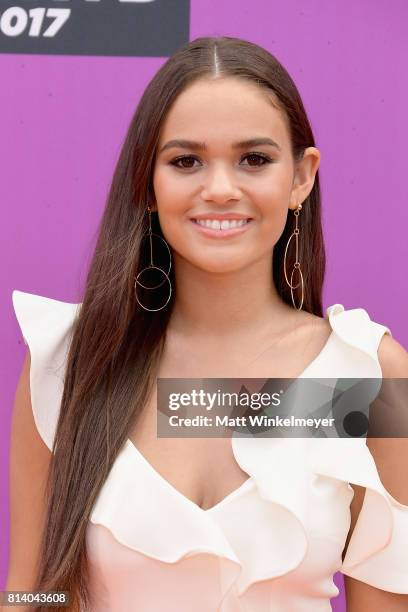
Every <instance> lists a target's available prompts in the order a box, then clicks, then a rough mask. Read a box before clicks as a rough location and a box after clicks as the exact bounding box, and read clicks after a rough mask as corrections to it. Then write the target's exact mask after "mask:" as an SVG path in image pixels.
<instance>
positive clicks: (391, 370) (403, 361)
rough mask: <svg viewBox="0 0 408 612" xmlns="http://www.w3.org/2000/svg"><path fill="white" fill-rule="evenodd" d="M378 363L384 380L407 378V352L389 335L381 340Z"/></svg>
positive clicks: (385, 335)
mask: <svg viewBox="0 0 408 612" xmlns="http://www.w3.org/2000/svg"><path fill="white" fill-rule="evenodd" d="M378 361H379V362H380V366H381V371H382V375H383V377H384V378H408V352H407V351H406V350H405V348H404V347H403V346H402V344H400V343H399V342H398V341H397V340H395V338H392V337H391V336H390V335H389V334H384V335H383V337H382V338H381V342H380V345H379V347H378Z"/></svg>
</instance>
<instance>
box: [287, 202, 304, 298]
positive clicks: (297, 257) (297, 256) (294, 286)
mask: <svg viewBox="0 0 408 612" xmlns="http://www.w3.org/2000/svg"><path fill="white" fill-rule="evenodd" d="M301 210H302V205H301V204H299V206H298V207H297V209H296V210H295V211H294V213H293V214H294V215H295V220H296V226H295V229H294V230H293V234H291V236H290V238H289V240H288V242H287V244H286V249H285V256H284V258H283V272H284V274H285V280H286V282H287V284H288V285H289V287H290V294H291V296H292V303H293V306H294V307H295V308H296V310H302V306H303V298H304V284H303V274H302V270H301V269H300V263H299V261H298V259H299V244H298V240H299V228H298V219H299V212H300V211H301ZM293 236H295V242H296V259H295V263H294V265H293V269H292V274H291V275H290V282H289V280H288V275H287V273H286V255H287V252H288V248H289V243H290V241H291V240H292V238H293ZM296 270H298V271H299V276H300V281H299V283H298V284H297V285H293V275H294V273H295V271H296ZM299 284H301V285H302V300H301V302H300V306H299V307H298V306H296V304H295V298H294V297H293V290H294V289H297V288H298V287H299Z"/></svg>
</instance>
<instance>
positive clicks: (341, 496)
mask: <svg viewBox="0 0 408 612" xmlns="http://www.w3.org/2000/svg"><path fill="white" fill-rule="evenodd" d="M13 305H14V309H15V312H16V316H17V319H18V322H19V324H20V327H21V330H22V334H23V337H24V340H25V342H26V344H27V345H28V346H29V348H30V352H31V375H30V382H31V394H32V406H33V411H34V418H35V422H36V424H37V427H38V431H39V433H40V435H41V437H42V439H43V440H44V442H45V443H46V445H47V446H48V448H50V449H51V447H52V441H53V437H54V433H55V426H56V422H57V417H58V410H59V406H60V401H61V394H62V390H63V379H64V364H65V358H66V355H67V350H68V345H69V341H70V338H71V330H72V325H73V321H74V318H75V315H76V313H77V311H78V309H79V308H80V306H81V305H80V304H71V303H65V302H61V301H58V300H53V299H49V298H46V297H42V296H39V295H34V294H30V293H25V292H22V291H17V290H15V291H14V292H13ZM326 312H327V315H326V316H327V318H328V320H329V322H330V325H331V327H332V333H331V336H330V337H329V340H328V341H327V343H326V345H325V347H324V348H323V350H322V351H321V353H320V354H319V355H318V356H317V357H316V359H314V360H313V362H312V363H311V364H310V365H309V366H308V367H307V368H306V369H305V371H304V372H303V373H302V375H301V377H300V378H303V377H305V378H306V377H310V378H332V379H334V380H335V379H337V378H343V377H344V378H362V377H369V378H379V379H381V377H382V373H381V368H380V365H379V362H378V355H377V351H378V345H379V343H380V340H381V338H382V336H383V334H384V333H391V332H390V330H389V329H388V328H387V327H385V326H383V325H381V324H379V323H375V322H374V321H371V320H370V317H369V315H368V314H367V312H366V311H365V310H364V309H362V308H355V309H351V310H345V309H344V307H343V306H342V305H341V304H334V305H333V306H330V307H329V308H328V309H327V311H326ZM379 382H380V381H379ZM232 449H233V452H234V456H235V459H236V461H237V463H238V464H239V466H240V467H241V469H242V470H244V471H245V472H246V473H247V474H248V479H247V480H246V481H245V482H244V484H243V485H241V486H240V487H239V488H238V489H236V490H235V491H233V492H232V493H231V494H230V495H228V496H227V497H225V498H224V499H223V500H222V501H221V502H220V503H218V504H217V505H215V506H214V507H212V508H210V509H209V510H202V509H201V508H200V507H199V506H198V505H196V504H195V503H194V502H192V501H191V500H189V499H188V498H186V497H185V496H184V495H182V494H181V493H180V492H179V491H177V490H176V489H175V488H174V487H173V486H172V485H171V484H170V483H169V482H168V481H167V480H165V479H164V477H162V476H161V475H160V474H159V473H158V472H157V471H156V470H154V469H153V467H152V466H151V465H150V464H149V463H148V462H147V460H146V459H145V458H144V456H143V455H142V454H141V453H140V452H139V451H138V450H137V448H136V447H135V446H134V445H133V444H132V442H131V441H130V440H127V441H126V443H125V444H124V445H123V448H122V449H121V451H120V453H119V455H118V456H117V458H116V460H115V463H114V465H113V467H112V470H111V472H110V474H109V476H108V478H107V480H106V481H105V483H104V486H103V487H102V489H101V491H100V494H99V496H98V498H97V501H96V503H95V505H94V507H93V510H92V512H91V516H90V520H89V525H88V528H87V534H86V546H87V553H88V557H89V563H90V585H89V588H90V592H91V595H92V607H91V610H92V612H108V611H109V612H131V611H132V612H133V611H137V612H218V611H219V612H272V611H273V612H320V611H329V610H331V604H330V599H331V598H333V597H335V596H336V595H337V594H338V592H339V591H338V588H337V587H336V585H335V584H334V582H333V574H334V573H335V572H337V571H341V572H343V574H346V575H348V576H352V577H354V578H356V579H358V580H361V581H363V582H365V583H368V584H370V585H373V586H375V587H377V588H379V589H384V590H386V591H392V592H395V593H406V594H408V506H405V505H403V504H401V503H399V502H398V501H397V500H396V499H394V498H393V497H392V496H391V495H390V494H389V493H388V492H387V490H386V489H385V488H384V486H383V485H382V483H381V481H380V478H379V475H378V472H377V469H376V466H375V463H374V460H373V457H372V455H371V453H370V451H369V450H368V448H367V446H366V444H365V439H363V438H353V439H349V438H343V439H335V438H329V439H319V440H311V439H300V438H299V439H297V438H292V439H277V438H257V439H254V438H248V437H244V438H242V437H241V438H239V437H233V438H232ZM349 483H355V484H358V485H361V486H363V487H366V495H365V499H364V504H363V507H362V510H361V512H360V515H359V518H358V521H357V524H356V527H355V529H354V532H353V535H352V538H351V541H350V543H349V546H348V549H347V554H346V556H345V559H344V562H342V559H341V555H342V550H343V548H344V545H345V541H346V537H347V533H348V531H349V527H350V502H351V499H352V497H353V490H352V488H351V486H350V484H349ZM407 599H408V598H407Z"/></svg>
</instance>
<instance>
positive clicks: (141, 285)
mask: <svg viewBox="0 0 408 612" xmlns="http://www.w3.org/2000/svg"><path fill="white" fill-rule="evenodd" d="M147 210H148V211H149V230H148V232H147V233H145V234H144V235H143V236H149V245H150V263H149V265H148V266H147V267H146V268H143V270H140V272H139V273H138V275H137V276H136V277H135V285H134V286H135V297H136V300H137V302H138V304H139V305H140V306H141V307H142V308H143V309H144V310H148V311H149V312H157V311H158V310H162V309H163V308H165V307H166V306H167V304H168V303H169V301H170V298H171V282H170V278H169V272H170V269H171V252H170V249H169V245H168V244H167V242H166V241H165V240H164V238H162V236H159V234H155V233H153V232H152V214H151V209H150V206H148V207H147ZM153 236H155V237H156V238H159V239H160V240H161V241H162V242H163V243H164V244H165V246H166V248H167V251H168V253H169V269H168V270H167V272H165V271H164V270H163V269H162V268H159V267H158V266H155V265H154V263H153V245H152V237H153ZM151 270H157V271H158V272H160V273H161V274H162V275H163V277H164V278H163V280H162V281H161V282H160V283H159V284H158V285H153V286H150V285H144V284H143V283H142V282H141V281H140V280H139V279H140V277H141V276H142V274H146V272H147V273H148V272H149V271H151ZM166 280H167V281H168V283H169V296H168V298H167V300H166V302H165V303H164V304H163V305H162V306H160V308H148V307H147V306H145V305H144V304H142V303H141V302H140V300H139V298H138V295H137V286H138V285H139V286H140V287H143V289H147V290H149V291H150V290H153V289H158V287H161V286H162V285H163V283H164V282H166Z"/></svg>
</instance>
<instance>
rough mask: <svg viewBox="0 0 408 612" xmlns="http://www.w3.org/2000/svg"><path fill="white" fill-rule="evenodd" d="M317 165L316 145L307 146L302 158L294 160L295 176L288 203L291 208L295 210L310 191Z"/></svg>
mask: <svg viewBox="0 0 408 612" xmlns="http://www.w3.org/2000/svg"><path fill="white" fill-rule="evenodd" d="M319 165H320V151H319V149H316V147H307V148H306V149H305V151H304V153H303V157H302V159H301V160H300V161H298V162H295V176H294V179H293V187H292V191H291V194H290V205H289V208H291V209H292V210H295V209H296V208H297V207H298V205H299V204H301V203H302V202H304V201H305V200H306V198H307V196H308V195H309V193H310V192H311V191H312V189H313V185H314V181H315V176H316V172H317V171H318V169H319Z"/></svg>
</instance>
